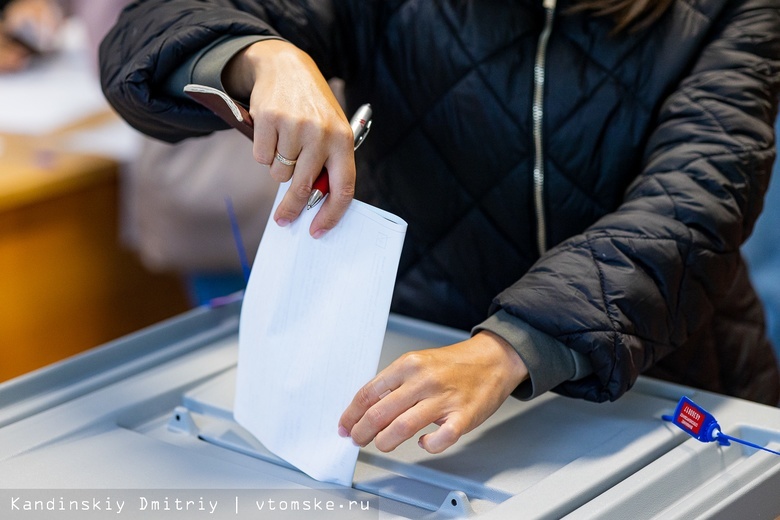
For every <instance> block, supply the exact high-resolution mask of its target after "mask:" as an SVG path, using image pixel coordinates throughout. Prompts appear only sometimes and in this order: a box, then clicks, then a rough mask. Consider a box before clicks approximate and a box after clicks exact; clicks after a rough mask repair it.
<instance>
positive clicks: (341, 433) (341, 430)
mask: <svg viewBox="0 0 780 520" xmlns="http://www.w3.org/2000/svg"><path fill="white" fill-rule="evenodd" d="M339 437H349V431H348V430H347V429H346V428H344V427H343V426H342V425H340V424H339Z"/></svg>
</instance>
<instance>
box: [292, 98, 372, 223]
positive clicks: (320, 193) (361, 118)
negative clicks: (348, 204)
mask: <svg viewBox="0 0 780 520" xmlns="http://www.w3.org/2000/svg"><path fill="white" fill-rule="evenodd" d="M372 115H373V111H372V110H371V105H369V104H368V103H366V104H365V105H362V106H361V107H360V108H358V109H357V112H355V115H354V116H352V119H351V120H350V122H349V125H350V126H351V127H352V135H353V136H354V143H355V150H357V149H358V147H359V146H360V145H361V144H362V143H363V141H364V140H365V138H366V136H367V135H368V131H369V130H371V116H372ZM327 193H328V172H327V171H326V170H325V168H323V169H322V173H320V176H319V177H317V180H315V181H314V185H313V186H312V192H311V194H310V195H309V201H308V202H307V203H306V208H307V209H311V208H313V207H314V206H316V205H317V204H319V202H320V201H321V200H322V199H323V198H324V197H325V195H326V194H327Z"/></svg>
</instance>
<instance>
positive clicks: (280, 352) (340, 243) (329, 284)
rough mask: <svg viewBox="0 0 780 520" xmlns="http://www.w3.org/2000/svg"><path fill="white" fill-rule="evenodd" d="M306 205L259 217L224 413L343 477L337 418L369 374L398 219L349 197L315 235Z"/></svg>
mask: <svg viewBox="0 0 780 520" xmlns="http://www.w3.org/2000/svg"><path fill="white" fill-rule="evenodd" d="M288 186H289V183H286V184H283V185H282V186H281V187H280V188H279V193H278V194H277V197H276V202H275V203H274V209H275V208H276V206H277V205H278V203H279V201H280V200H281V197H282V195H283V194H284V193H285V192H286V190H287V188H288ZM273 211H274V210H272V211H271V214H272V215H273ZM315 214H316V210H314V209H312V210H304V211H303V213H302V214H301V216H300V217H299V218H298V219H297V220H295V221H294V222H293V223H292V224H290V225H288V226H286V227H279V226H278V225H276V223H275V222H274V221H273V219H270V218H269V220H268V222H269V223H268V225H267V227H266V229H265V233H264V234H263V238H262V241H261V243H260V247H259V249H258V252H257V255H256V257H255V262H254V265H253V267H252V273H251V275H250V278H249V283H248V286H247V289H246V291H245V293H244V302H243V305H242V308H241V321H240V326H239V355H238V373H237V380H236V400H235V406H234V415H235V419H236V420H237V421H238V423H239V424H241V425H242V426H243V427H244V428H246V429H247V430H248V431H249V432H250V433H252V434H253V435H254V436H255V437H256V438H257V439H258V440H259V441H260V442H261V443H262V444H263V445H264V446H265V447H266V448H267V449H268V450H270V451H271V452H272V453H274V454H275V455H276V456H278V457H280V458H282V459H284V460H285V461H287V462H289V463H290V464H292V465H293V466H295V467H297V468H298V469H300V470H301V471H303V472H305V473H307V474H308V475H309V476H311V477H313V478H315V479H317V480H320V481H324V482H336V483H339V484H342V485H345V486H351V484H352V477H353V474H354V471H355V464H356V463H357V456H358V450H359V449H358V447H357V446H355V445H354V444H353V443H352V441H351V439H349V438H342V437H339V435H338V433H337V428H338V420H339V418H340V417H341V414H342V413H343V411H344V410H345V409H346V407H347V405H348V404H349V403H350V402H351V401H352V398H353V397H354V395H355V393H356V392H357V391H358V390H359V389H360V387H361V386H363V385H364V384H365V383H367V382H368V381H369V380H370V379H371V378H372V377H373V376H374V375H375V374H376V370H377V366H378V364H379V355H380V351H381V349H382V342H383V338H384V334H385V328H386V327H387V319H388V316H389V312H390V299H391V297H392V293H393V286H394V284H395V278H396V274H397V270H398V261H399V258H400V255H401V247H402V245H403V240H404V236H405V234H406V222H404V221H403V220H402V219H400V218H398V217H396V216H395V215H392V214H390V213H387V212H385V211H382V210H380V209H377V208H374V207H372V206H369V205H368V204H365V203H362V202H360V201H357V200H353V201H352V203H351V205H350V206H349V209H348V210H347V212H346V214H345V215H344V217H343V218H342V220H341V221H340V222H339V224H338V225H337V226H336V227H335V228H334V229H332V230H331V231H329V232H328V233H327V234H326V235H325V236H323V237H322V238H320V239H318V240H315V239H313V238H311V236H309V225H310V224H311V221H312V220H313V218H314V216H315Z"/></svg>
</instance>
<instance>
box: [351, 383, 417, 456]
mask: <svg viewBox="0 0 780 520" xmlns="http://www.w3.org/2000/svg"><path fill="white" fill-rule="evenodd" d="M409 386H410V385H404V386H402V387H400V388H398V389H396V390H393V391H392V392H388V393H385V394H383V396H380V399H379V401H377V402H376V403H375V404H374V405H373V406H371V407H370V408H369V409H368V410H366V413H365V414H363V416H362V417H361V418H360V419H359V420H358V422H357V423H355V425H354V426H353V427H352V430H351V431H350V433H351V437H352V440H353V441H354V443H355V444H357V445H358V446H366V445H367V444H368V443H370V442H371V441H372V440H374V438H375V437H377V434H379V433H380V432H383V431H384V430H385V429H386V428H388V427H390V428H392V427H393V426H394V425H395V428H396V429H398V428H401V430H402V431H405V429H404V428H403V427H404V426H405V425H406V424H407V420H406V419H401V418H402V417H407V418H408V417H409V416H408V415H406V414H407V412H408V410H409V409H411V408H413V407H415V405H416V404H417V400H418V398H417V392H416V391H410V390H409ZM399 421H400V423H399ZM397 423H399V424H397ZM425 424H428V423H425ZM425 424H423V426H425ZM410 426H411V425H410ZM418 430H419V428H418V429H417V430H413V431H410V432H409V433H408V435H407V436H406V437H405V438H403V439H401V440H399V441H398V443H397V444H400V443H401V442H403V441H404V440H406V439H408V438H409V437H411V436H412V435H414V434H415V433H416V432H417V431H418ZM394 438H395V436H392V437H390V441H391V442H392V439H394ZM397 444H395V445H393V448H394V447H395V446H397ZM377 447H379V445H377ZM380 449H381V448H380ZM391 449H392V448H391Z"/></svg>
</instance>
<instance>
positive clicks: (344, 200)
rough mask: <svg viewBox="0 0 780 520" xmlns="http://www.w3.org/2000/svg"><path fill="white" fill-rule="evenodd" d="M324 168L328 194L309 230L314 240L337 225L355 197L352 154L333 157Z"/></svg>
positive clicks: (353, 158)
mask: <svg viewBox="0 0 780 520" xmlns="http://www.w3.org/2000/svg"><path fill="white" fill-rule="evenodd" d="M326 166H327V168H328V172H329V174H328V177H329V188H328V191H329V193H328V196H327V197H326V198H325V200H324V201H323V203H322V206H321V207H320V209H319V211H318V212H317V215H316V216H315V217H314V220H313V221H312V223H311V227H310V228H309V233H310V234H311V236H313V237H314V238H320V237H322V236H323V235H324V234H325V233H327V232H328V231H330V230H331V229H333V228H334V227H335V226H336V224H338V222H339V221H340V220H341V218H342V217H343V216H344V213H346V211H347V208H348V207H349V204H350V203H351V202H352V199H353V198H354V196H355V156H354V153H348V154H345V155H344V156H341V157H334V158H332V159H331V160H330V161H329V162H328V163H327V164H326Z"/></svg>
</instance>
